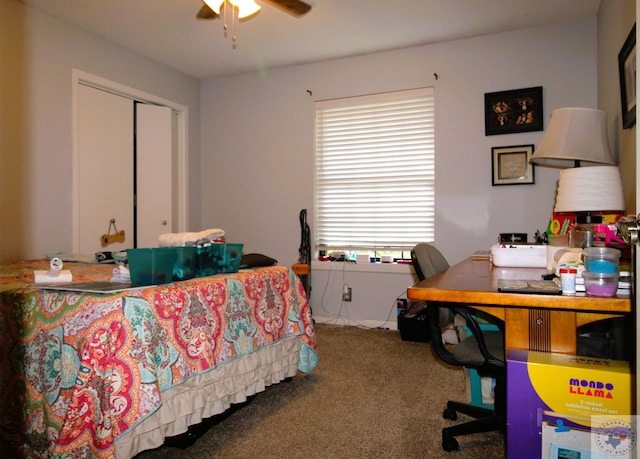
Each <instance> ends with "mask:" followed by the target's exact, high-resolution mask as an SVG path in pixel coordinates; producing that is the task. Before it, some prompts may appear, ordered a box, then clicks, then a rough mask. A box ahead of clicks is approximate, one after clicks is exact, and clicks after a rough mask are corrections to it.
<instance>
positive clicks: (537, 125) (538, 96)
mask: <svg viewBox="0 0 640 459" xmlns="http://www.w3.org/2000/svg"><path fill="white" fill-rule="evenodd" d="M484 116H485V120H484V130H485V135H497V134H513V133H516V132H531V131H542V128H543V116H544V115H543V111H542V86H536V87H533V88H523V89H513V90H510V91H500V92H489V93H486V94H485V95H484Z"/></svg>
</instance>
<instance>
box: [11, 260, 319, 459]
mask: <svg viewBox="0 0 640 459" xmlns="http://www.w3.org/2000/svg"><path fill="white" fill-rule="evenodd" d="M48 266H49V262H48V261H47V260H36V261H30V262H20V263H14V264H9V265H2V266H0V457H38V458H40V457H42V458H49V457H50V458H62V457H64V458H76V457H77V458H111V457H116V458H130V457H133V456H135V455H136V454H137V453H138V452H140V451H144V450H147V449H151V448H155V447H157V446H160V445H161V444H162V443H163V442H164V439H165V438H166V437H169V436H174V435H178V434H181V433H183V432H185V431H186V430H187V428H188V426H190V425H193V424H197V423H199V422H201V421H202V420H203V419H205V418H208V417H211V416H214V415H216V414H219V413H222V412H224V411H225V410H227V409H228V408H229V407H230V406H231V405H232V404H236V403H242V402H244V401H246V400H247V397H250V396H252V395H254V394H256V393H258V392H261V391H263V390H265V388H266V387H267V386H270V385H272V384H276V383H278V382H280V381H283V380H285V379H287V378H291V377H293V376H295V375H296V374H297V373H298V372H302V373H308V372H310V371H312V370H313V368H314V367H315V366H316V364H317V354H316V351H315V348H316V342H315V334H314V329H313V322H312V318H311V311H310V307H309V304H308V301H307V297H306V295H305V291H304V287H303V285H302V283H301V282H300V280H299V278H298V277H297V276H296V275H295V274H294V273H293V272H292V271H291V269H289V268H288V267H284V266H272V267H263V268H254V269H250V270H241V271H240V272H238V273H235V274H222V275H216V276H209V277H201V278H196V279H191V280H187V281H182V282H174V283H171V284H166V285H162V286H153V287H145V288H139V289H133V290H126V291H122V292H116V293H109V294H100V293H83V292H78V291H62V290H52V289H46V288H41V287H39V286H37V285H34V284H32V283H31V279H32V276H33V271H34V270H36V269H47V268H48ZM65 269H70V270H71V271H72V273H73V281H74V282H76V281H108V280H109V279H110V278H111V275H112V270H113V265H101V264H95V263H93V264H89V263H65Z"/></svg>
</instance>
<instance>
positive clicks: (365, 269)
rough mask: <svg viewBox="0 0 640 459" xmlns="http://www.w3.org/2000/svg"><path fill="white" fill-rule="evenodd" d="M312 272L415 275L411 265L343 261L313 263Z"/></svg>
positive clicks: (316, 261) (315, 261) (314, 261)
mask: <svg viewBox="0 0 640 459" xmlns="http://www.w3.org/2000/svg"><path fill="white" fill-rule="evenodd" d="M311 270H312V271H347V272H361V273H393V274H413V272H414V271H413V266H412V265H411V263H360V264H358V263H353V262H343V261H318V260H313V261H312V262H311Z"/></svg>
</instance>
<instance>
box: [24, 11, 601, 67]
mask: <svg viewBox="0 0 640 459" xmlns="http://www.w3.org/2000/svg"><path fill="white" fill-rule="evenodd" d="M20 1H22V3H24V4H26V5H28V6H30V7H33V8H36V9H38V10H41V11H43V12H46V13H48V14H51V15H52V16H55V17H57V18H60V19H62V20H64V21H67V22H70V23H73V24H76V25H77V26H78V27H81V28H83V29H86V30H88V31H90V32H93V33H95V34H97V35H100V36H102V37H104V38H105V39H107V40H109V41H111V42H114V43H118V44H120V45H122V46H124V47H125V48H128V49H130V50H132V51H135V52H136V53H139V54H143V55H145V56H148V57H150V58H152V59H154V60H156V61H158V62H161V63H163V64H165V65H168V66H170V67H173V68H176V69H178V70H180V71H182V72H184V73H187V74H189V75H192V76H194V77H196V78H199V79H204V78H210V77H217V76H225V75H233V74H238V73H243V72H253V71H265V70H267V69H273V68H276V67H282V66H290V65H297V64H305V63H309V62H316V61H322V60H327V59H335V58H341V57H349V56H355V55H361V54H368V53H372V52H377V51H385V50H392V49H398V48H405V47H410V46H417V45H425V44H432V43H438V42H442V41H449V40H455V39H461V38H468V37H473V36H478V35H484V34H490V33H497V32H503V31H509V30H515V29H520V28H525V27H531V26H539V25H545V24H551V23H555V22H565V21H570V20H574V19H580V18H584V17H589V16H591V17H594V16H596V15H597V12H598V7H599V5H600V0H400V1H396V2H393V1H389V0H305V1H306V2H307V3H308V4H310V5H311V6H312V10H311V11H310V12H309V13H307V14H306V15H305V16H303V17H301V18H296V17H293V16H291V15H289V14H287V13H285V12H283V11H282V10H281V9H279V8H276V7H274V6H273V5H271V4H270V3H268V2H266V1H263V0H256V3H258V4H260V5H261V6H262V10H261V11H260V12H259V13H258V15H256V16H254V17H253V18H251V19H250V20H248V21H245V22H241V23H240V24H239V25H238V26H237V28H236V31H235V32H236V35H237V40H236V46H235V49H233V47H232V40H231V38H230V37H227V38H225V36H224V32H223V20H222V19H216V20H208V21H203V20H197V19H196V13H197V12H198V10H199V9H200V7H201V5H202V1H201V0H20Z"/></svg>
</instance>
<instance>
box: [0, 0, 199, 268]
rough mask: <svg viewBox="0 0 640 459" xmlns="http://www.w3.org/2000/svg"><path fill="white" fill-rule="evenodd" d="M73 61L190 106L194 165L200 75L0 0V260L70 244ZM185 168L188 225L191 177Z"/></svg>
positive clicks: (194, 184) (194, 210)
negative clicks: (146, 56) (187, 189)
mask: <svg viewBox="0 0 640 459" xmlns="http://www.w3.org/2000/svg"><path fill="white" fill-rule="evenodd" d="M73 68H77V69H79V70H82V71H84V72H87V73H90V74H94V75H98V76H100V77H103V78H106V79H109V80H112V81H115V82H116V83H119V84H122V85H125V86H128V87H131V88H134V89H136V90H139V91H143V92H146V93H149V94H153V95H154V96H157V97H160V98H163V99H166V100H170V101H172V102H176V103H179V104H182V105H185V106H187V107H189V133H188V143H189V147H190V150H191V151H192V152H194V154H191V155H190V169H191V170H196V171H197V170H199V147H200V132H199V130H200V113H199V112H200V82H199V80H197V79H195V78H191V77H189V76H186V75H184V74H182V73H180V72H178V71H176V70H173V69H170V68H167V67H165V66H163V65H160V64H158V63H157V62H154V61H152V60H149V59H147V58H144V57H142V56H139V55H136V54H134V53H132V52H130V51H128V50H126V49H124V48H122V47H119V46H116V45H114V44H111V43H109V42H107V41H105V40H103V39H101V38H99V37H97V36H95V35H92V34H89V33H86V32H84V31H82V30H81V29H79V28H76V27H73V26H69V25H67V24H65V23H63V22H61V21H59V20H57V19H55V18H53V17H51V16H48V15H45V14H42V13H39V12H37V11H34V10H32V9H31V8H27V7H26V6H24V5H23V4H22V3H18V2H16V1H13V0H11V1H6V0H4V1H0V88H2V90H0V155H1V156H0V219H1V220H0V261H15V260H19V259H29V258H41V257H43V256H44V254H46V253H51V252H58V251H62V252H70V251H71V250H72V145H73V143H72V126H71V120H72V117H71V110H72V96H71V91H72V84H71V81H72V78H71V75H72V69H73ZM191 175H192V179H191V183H190V187H191V188H190V195H191V212H190V214H191V225H192V226H193V227H194V230H195V229H198V228H199V223H200V222H199V217H200V214H199V212H200V201H199V196H200V189H199V187H200V183H199V174H191ZM106 230H107V228H105V231H106Z"/></svg>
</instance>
